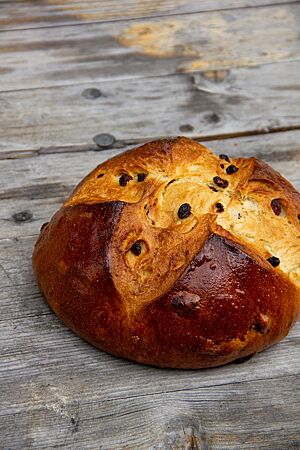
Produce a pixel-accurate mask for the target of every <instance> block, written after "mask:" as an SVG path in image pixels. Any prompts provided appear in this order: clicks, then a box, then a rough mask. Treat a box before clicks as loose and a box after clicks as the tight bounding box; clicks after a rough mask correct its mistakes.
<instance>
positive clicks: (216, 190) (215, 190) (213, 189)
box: [208, 186, 219, 192]
mask: <svg viewBox="0 0 300 450" xmlns="http://www.w3.org/2000/svg"><path fill="white" fill-rule="evenodd" d="M208 187H209V189H211V190H212V191H214V192H219V191H218V189H217V188H215V187H214V186H208Z"/></svg>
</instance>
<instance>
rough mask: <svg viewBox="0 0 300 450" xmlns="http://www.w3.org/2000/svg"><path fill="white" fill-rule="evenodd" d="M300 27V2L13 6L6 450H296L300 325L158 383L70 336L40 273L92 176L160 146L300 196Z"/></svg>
mask: <svg viewBox="0 0 300 450" xmlns="http://www.w3.org/2000/svg"><path fill="white" fill-rule="evenodd" d="M299 25H300V4H299V2H296V1H283V0H281V1H272V2H271V1H268V0H252V1H249V0H236V1H227V0H220V1H215V0H203V1H201V2H200V1H196V0H178V1H175V0H161V1H156V0H151V1H150V0H149V1H148V0H146V1H137V0H122V1H113V0H104V1H100V0H99V1H90V2H88V1H80V0H72V1H71V0H65V1H63V0H43V1H42V0H37V1H34V0H32V1H29V0H24V1H21V0H19V1H18V0H14V1H3V0H0V202H1V207H0V337H1V340H0V347H1V348H0V361H1V363H0V404H1V406H0V415H1V418H0V449H1V450H2V449H4V450H15V449H54V448H59V449H60V448H62V449H70V450H71V449H72V450H73V449H74V450H85V449H92V450H94V449H98V450H99V449H101V450H106V449H107V450H110V449H111V450H117V449H126V450H135V449H136V450H140V449H141V450H147V449H154V450H163V449H168V450H169V449H170V450H177V449H180V450H181V449H182V450H196V449H197V450H226V449H228V450H229V449H230V450H240V449H242V450H244V449H251V450H264V449H269V450H296V449H297V450H298V449H299V448H300V394H299V391H300V376H299V374H300V345H299V344H300V326H299V324H298V325H296V326H295V327H294V328H293V330H292V331H291V332H290V334H289V335H288V336H287V337H286V338H285V339H284V340H283V341H282V342H280V343H279V344H278V345H276V346H274V347H273V348H270V349H268V350H267V351H265V352H263V353H261V354H259V355H257V356H256V357H255V358H253V359H251V360H250V361H248V362H245V363H244V364H239V365H237V364H231V365H227V366H225V367H222V368H216V369H210V370H201V371H179V370H177V371H175V370H174V371H172V370H161V369H155V368H151V367H146V366H142V365H138V364H134V363H131V362H128V361H125V360H121V359H117V358H114V357H112V356H110V355H107V354H105V353H102V352H101V351H99V350H96V349H94V348H93V347H91V346H90V345H89V344H87V343H85V342H84V341H82V340H80V339H79V338H78V337H77V336H75V335H74V334H73V333H72V332H71V331H69V330H68V329H66V328H65V327H64V326H63V325H62V324H61V322H60V321H59V320H58V319H57V318H56V316H54V315H53V314H52V313H51V312H50V311H49V309H48V308H47V306H46V305H45V303H44V302H43V301H42V298H41V296H40V294H39V292H38V289H37V287H36V284H35V281H34V279H33V274H32V270H31V262H30V259H31V252H32V248H33V245H34V242H35V240H36V237H37V234H38V232H39V228H40V226H41V225H42V223H44V222H45V221H47V220H49V218H50V217H51V215H52V214H53V213H54V212H55V211H56V210H57V209H58V208H59V206H60V205H61V203H62V201H63V199H64V198H65V197H66V196H67V195H68V194H69V193H70V192H71V190H72V189H73V187H74V186H75V184H76V183H77V182H78V181H79V180H80V179H81V178H82V177H83V176H84V175H85V174H86V173H87V172H88V171H89V170H91V169H92V168H93V167H94V166H95V165H96V164H98V163H100V162H101V161H103V160H105V159H107V158H109V157H110V156H112V155H115V154H117V153H118V152H122V151H124V150H125V149H127V148H130V147H131V146H134V145H136V144H139V143H141V142H144V141H145V140H148V139H153V138H155V137H157V136H166V135H178V134H184V135H187V136H190V137H193V138H195V139H197V140H199V141H202V142H204V143H206V144H207V145H208V146H210V147H211V148H212V149H213V150H215V151H216V152H223V153H229V154H231V155H233V156H235V155H243V156H253V155H255V156H258V157H260V158H262V159H264V160H265V161H267V162H268V163H269V164H271V165H272V166H273V167H274V168H275V169H276V170H279V171H280V172H282V173H283V175H284V176H286V177H287V178H288V179H289V180H290V181H291V182H292V183H293V184H294V185H295V187H296V188H297V189H299V190H300V98H299V95H300V94H299V88H300V84H299V73H300V41H299V28H300V26H299ZM101 133H109V134H110V135H111V136H112V138H111V144H110V145H109V146H108V147H107V148H99V147H98V146H97V145H96V143H95V141H94V140H93V138H94V137H95V136H96V135H99V134H101Z"/></svg>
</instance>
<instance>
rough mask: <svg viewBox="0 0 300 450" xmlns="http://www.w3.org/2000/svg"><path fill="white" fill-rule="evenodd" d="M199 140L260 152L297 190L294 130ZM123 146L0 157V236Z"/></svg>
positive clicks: (35, 228)
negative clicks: (7, 157) (100, 149)
mask: <svg viewBox="0 0 300 450" xmlns="http://www.w3.org/2000/svg"><path fill="white" fill-rule="evenodd" d="M201 142H203V143H204V144H206V145H207V146H208V147H210V148H211V149H212V150H214V151H215V152H216V153H228V154H230V155H232V156H235V157H236V156H239V155H240V156H257V157H259V158H262V159H264V160H265V161H267V162H268V163H269V164H271V165H272V166H273V167H274V168H275V169H276V170H278V171H280V172H281V173H282V174H283V175H284V176H285V177H287V178H288V179H289V180H290V181H291V182H292V183H293V184H294V185H295V187H296V188H297V189H298V190H299V191H300V130H295V131H289V132H283V133H269V134H265V135H254V136H247V137H240V138H233V139H226V140H216V141H209V142H205V141H203V140H201ZM127 148H130V147H129V146H126V147H123V148H119V149H111V150H102V151H100V152H98V151H86V152H83V153H80V152H74V153H70V152H67V153H57V154H56V153H53V154H42V155H39V156H34V157H32V158H24V159H22V158H21V159H15V160H12V159H10V160H0V204H1V208H0V239H6V238H12V237H22V236H30V235H36V234H37V233H38V232H39V229H40V227H41V225H42V224H43V223H44V222H46V221H47V220H49V218H50V217H51V216H52V215H53V214H54V212H55V211H56V210H57V209H58V208H59V206H60V205H61V204H62V202H63V199H64V198H66V197H67V196H68V195H69V194H70V193H71V191H72V189H73V188H74V186H75V185H76V184H77V183H78V182H79V181H80V180H81V178H83V177H84V176H85V175H86V174H87V173H88V172H90V171H91V170H92V169H93V168H94V167H96V166H97V165H98V164H100V163H101V162H103V161H104V160H106V159H108V158H110V157H112V156H114V155H116V154H117V153H119V152H122V151H124V150H126V149H127ZM56 150H57V151H58V150H59V149H56ZM62 150H63V149H62ZM22 212H27V215H25V216H24V217H22V216H21V217H20V215H19V216H18V214H19V213H22ZM16 215H17V216H16Z"/></svg>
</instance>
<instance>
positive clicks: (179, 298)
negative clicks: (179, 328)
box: [171, 291, 200, 317]
mask: <svg viewBox="0 0 300 450" xmlns="http://www.w3.org/2000/svg"><path fill="white" fill-rule="evenodd" d="M171 306H172V307H173V308H174V312H175V313H176V314H177V315H178V316H182V317H189V316H193V315H194V313H195V311H196V310H197V309H199V308H200V297H199V296H198V295H197V294H192V293H190V292H186V291H181V292H178V293H177V294H176V295H175V297H173V298H172V301H171Z"/></svg>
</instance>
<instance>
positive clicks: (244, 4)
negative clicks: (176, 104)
mask: <svg viewBox="0 0 300 450" xmlns="http://www.w3.org/2000/svg"><path fill="white" fill-rule="evenodd" d="M297 2H298V0H275V1H273V2H269V1H268V0H266V1H263V0H253V1H252V2H251V3H250V2H249V1H247V0H240V1H238V2H231V4H228V2H227V1H226V0H220V1H218V3H216V1H215V0H209V1H206V2H203V1H202V2H201V4H200V2H199V1H197V0H185V3H186V5H183V6H178V5H177V4H176V2H171V3H174V8H175V9H174V10H172V11H171V12H170V9H171V5H170V4H169V3H170V2H166V1H165V2H160V3H162V4H163V3H166V6H165V9H163V7H162V6H160V8H161V9H160V11H158V10H155V7H156V5H155V3H154V4H153V0H151V1H149V0H148V2H145V1H144V2H143V3H141V2H140V1H138V0H137V1H136V3H137V5H139V7H141V5H142V6H143V7H144V8H145V12H144V13H142V12H140V13H134V11H133V12H132V13H130V12H129V13H128V11H131V10H130V9H129V8H126V5H124V1H123V2H122V11H120V13H119V15H118V12H117V11H114V9H113V8H115V9H117V8H116V5H115V4H112V7H111V8H110V9H109V11H107V12H106V14H107V16H106V18H105V12H103V10H102V11H101V10H100V9H99V12H98V13H97V12H94V13H89V7H91V4H90V2H89V3H87V6H86V11H85V10H84V7H83V5H81V7H80V8H79V9H78V14H76V12H75V11H76V10H75V8H74V7H72V6H70V7H68V5H66V3H65V2H61V3H62V5H61V6H63V3H64V9H62V10H61V16H59V17H63V18H64V20H62V21H61V23H60V22H59V20H60V19H59V18H57V22H56V23H54V24H48V22H49V20H52V17H53V16H52V11H51V9H49V8H51V5H46V4H45V3H44V4H38V3H39V2H38V1H35V4H33V5H32V1H31V0H29V2H26V1H22V0H21V1H11V2H9V1H6V0H0V33H4V32H7V31H16V30H18V31H24V30H29V29H38V28H54V27H55V28H57V27H67V26H72V25H77V26H80V25H84V24H87V23H88V24H99V23H114V22H123V21H134V20H143V19H147V20H152V19H158V18H160V17H169V16H174V17H176V16H183V15H187V14H195V13H205V12H222V11H230V10H234V9H253V8H259V7H272V6H275V5H276V6H284V5H290V4H293V3H297ZM27 3H28V6H30V12H32V8H33V7H35V8H36V7H37V8H38V7H39V6H40V7H41V9H42V10H43V11H41V12H40V14H41V13H42V15H40V16H38V15H37V16H28V17H26V12H27V11H26V4H27ZM101 3H102V5H101V7H102V8H103V2H101ZM108 3H110V2H108ZM131 3H132V2H131ZM147 3H149V5H148V4H147ZM24 4H25V8H24ZM1 5H3V6H2V11H1ZM19 5H21V7H20V6H19ZM57 6H59V2H56V5H55V7H57ZM96 6H97V4H96ZM151 7H152V8H153V9H151ZM5 8H7V9H5ZM11 8H14V18H13V19H11V24H12V25H10V19H9V15H10V12H11ZM18 9H19V11H18ZM69 9H70V12H68V11H69ZM149 10H150V11H151V12H149ZM124 13H125V15H124ZM1 14H2V15H4V14H6V15H7V17H8V18H7V19H5V18H4V19H3V18H1ZM18 14H19V17H18ZM43 14H44V15H43ZM38 19H40V22H39V20H38ZM44 21H45V23H44ZM22 22H23V23H24V26H22V25H20V26H17V23H22ZM25 23H27V24H28V25H27V26H25ZM1 27H2V29H1Z"/></svg>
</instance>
